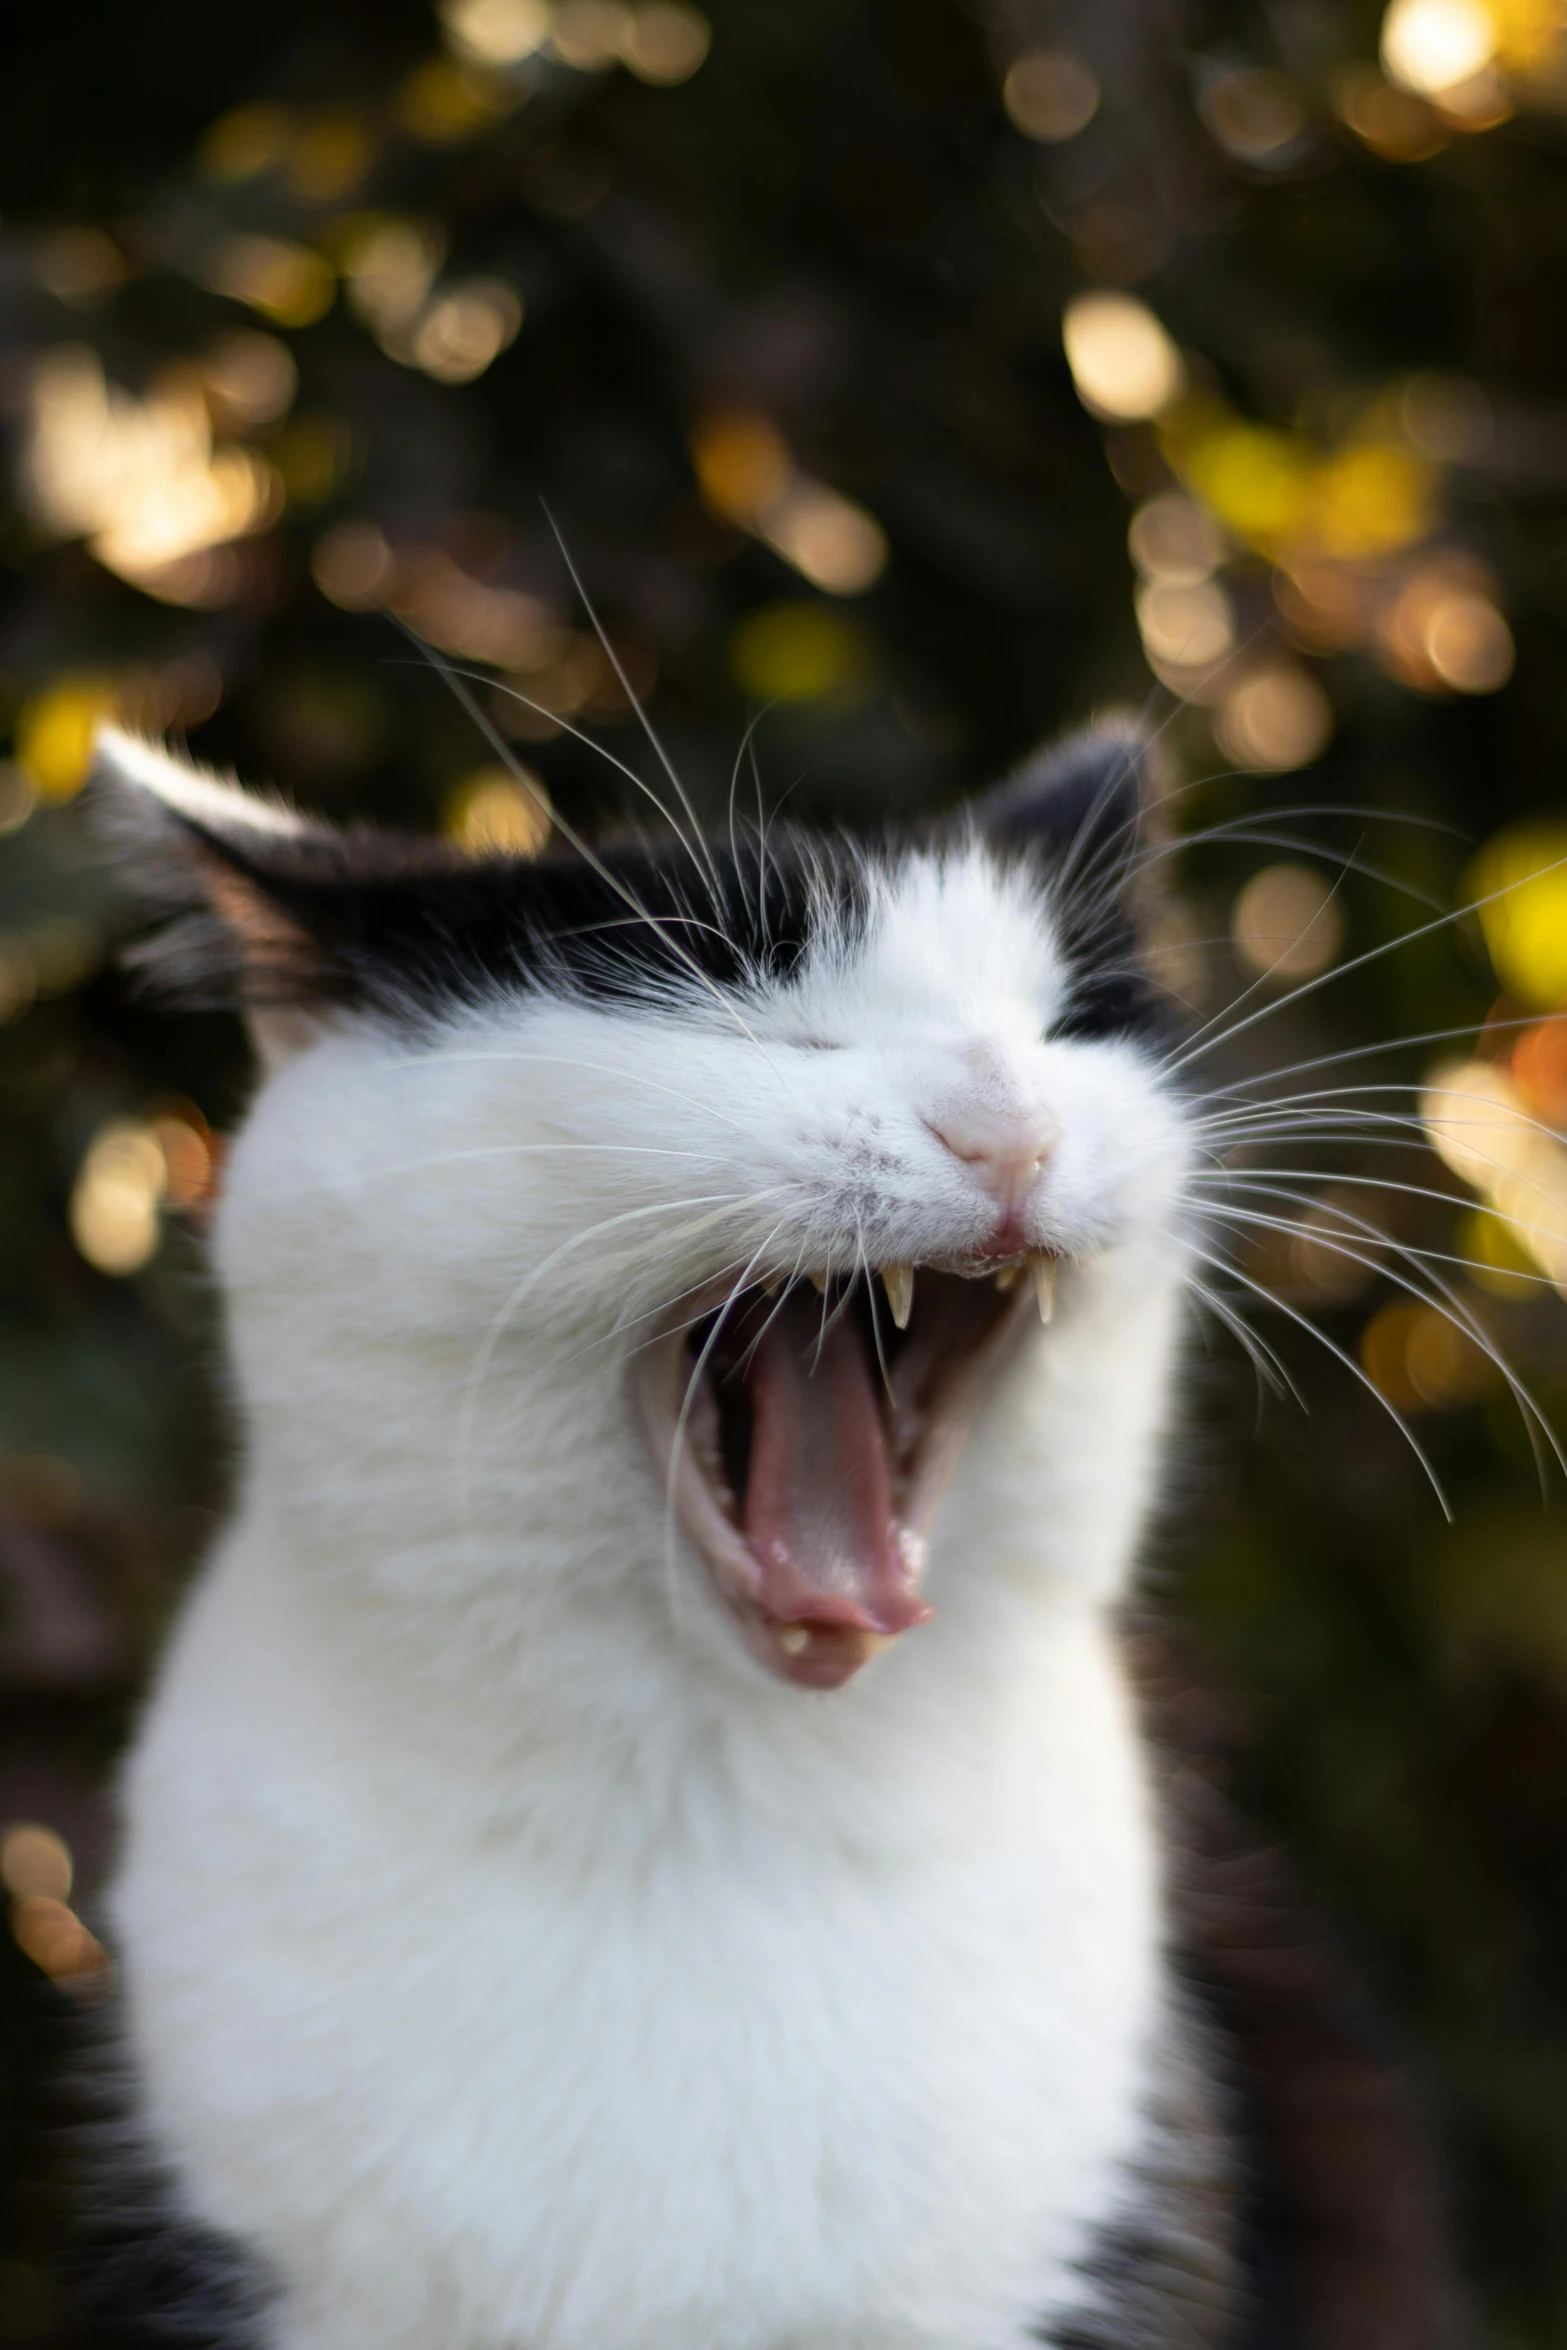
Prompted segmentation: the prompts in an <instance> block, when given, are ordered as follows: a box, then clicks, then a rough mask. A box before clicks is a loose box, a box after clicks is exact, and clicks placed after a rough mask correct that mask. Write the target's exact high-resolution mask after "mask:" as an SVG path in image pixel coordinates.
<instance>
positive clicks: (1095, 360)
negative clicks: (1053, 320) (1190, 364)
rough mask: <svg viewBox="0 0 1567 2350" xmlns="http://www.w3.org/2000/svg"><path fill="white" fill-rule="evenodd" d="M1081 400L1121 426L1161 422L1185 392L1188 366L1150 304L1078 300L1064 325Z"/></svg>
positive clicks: (1096, 296) (1113, 297)
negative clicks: (1155, 418) (1129, 422)
mask: <svg viewBox="0 0 1567 2350" xmlns="http://www.w3.org/2000/svg"><path fill="white" fill-rule="evenodd" d="M1061 339H1062V342H1063V344H1064V345H1065V348H1066V361H1067V365H1068V367H1070V369H1071V370H1072V381H1073V383H1074V384H1075V385H1076V386H1077V394H1078V398H1079V399H1080V400H1081V401H1082V402H1083V404H1084V406H1085V407H1087V408H1089V409H1091V410H1092V411H1093V412H1094V414H1095V415H1097V416H1105V417H1111V418H1114V419H1116V420H1118V421H1126V420H1132V419H1136V418H1141V417H1149V416H1158V415H1160V414H1161V413H1162V411H1163V410H1164V409H1166V408H1168V407H1169V406H1170V404H1171V403H1172V401H1174V400H1175V399H1177V398H1178V397H1179V395H1180V394H1181V392H1182V391H1183V390H1184V388H1185V384H1186V365H1185V362H1184V360H1183V359H1182V357H1181V354H1180V352H1179V351H1178V350H1177V349H1176V347H1175V345H1174V343H1173V342H1172V341H1171V340H1170V337H1169V336H1168V335H1167V334H1166V332H1165V330H1164V328H1163V326H1162V325H1161V324H1160V322H1159V320H1158V319H1157V318H1156V317H1155V316H1154V313H1153V312H1152V311H1151V310H1150V309H1149V307H1148V305H1147V303H1146V302H1139V301H1138V300H1137V299H1136V298H1135V296H1133V295H1131V294H1112V293H1093V294H1079V295H1077V296H1075V297H1074V299H1073V300H1072V301H1070V302H1069V303H1068V304H1067V306H1066V310H1065V312H1064V313H1063V315H1062V320H1061Z"/></svg>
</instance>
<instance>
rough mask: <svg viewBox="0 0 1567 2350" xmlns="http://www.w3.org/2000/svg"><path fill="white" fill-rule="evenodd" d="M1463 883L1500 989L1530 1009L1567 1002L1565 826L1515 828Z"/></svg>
mask: <svg viewBox="0 0 1567 2350" xmlns="http://www.w3.org/2000/svg"><path fill="white" fill-rule="evenodd" d="M1465 878H1466V881H1467V884H1468V887H1469V890H1470V893H1471V895H1472V897H1473V900H1474V902H1475V904H1476V905H1477V906H1478V908H1479V912H1480V926H1481V928H1482V929H1483V930H1484V932H1485V943H1486V946H1487V948H1488V950H1489V952H1490V957H1491V961H1492V963H1493V964H1494V965H1495V967H1496V973H1497V977H1498V978H1499V979H1500V980H1501V981H1502V984H1503V985H1504V986H1505V987H1506V988H1507V989H1508V990H1509V991H1510V992H1511V993H1512V994H1513V995H1515V996H1517V997H1518V999H1519V1001H1520V1002H1522V1003H1525V1004H1535V1005H1539V1006H1541V1007H1548V1006H1553V1005H1556V1004H1567V826H1564V825H1559V824H1520V825H1513V826H1509V828H1508V829H1507V830H1506V831H1505V832H1499V833H1497V834H1496V835H1495V837H1494V838H1493V839H1491V840H1489V841H1488V842H1487V843H1486V845H1485V847H1484V848H1483V849H1482V850H1481V852H1480V854H1479V856H1478V857H1476V859H1475V860H1474V863H1473V864H1472V865H1471V867H1470V869H1469V872H1468V874H1467V875H1466V877H1465Z"/></svg>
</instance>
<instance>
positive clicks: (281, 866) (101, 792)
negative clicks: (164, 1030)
mask: <svg viewBox="0 0 1567 2350" xmlns="http://www.w3.org/2000/svg"><path fill="white" fill-rule="evenodd" d="M92 799H93V805H94V811H95V813H96V815H97V818H98V822H99V827H100V830H101V831H102V833H103V835H104V837H105V838H106V839H107V840H108V841H109V843H110V844H111V846H112V847H113V849H114V850H115V851H116V852H117V854H118V855H119V857H120V859H121V861H122V863H123V864H124V865H125V867H126V868H127V870H128V872H129V874H130V876H131V878H132V881H133V883H134V884H135V885H137V886H138V888H139V889H140V891H141V893H142V894H143V895H144V897H145V898H146V899H147V900H148V901H149V902H150V904H151V905H152V906H153V907H154V908H155V910H156V911H157V912H158V913H159V914H160V915H161V916H163V917H164V920H163V922H162V925H161V927H160V929H159V930H158V932H157V934H156V936H155V937H154V938H153V939H152V940H151V941H150V942H148V943H147V944H146V945H145V946H144V947H142V948H140V949H138V950H137V951H136V957H135V959H136V960H137V961H138V962H140V963H141V964H143V965H144V966H146V967H148V968H150V969H151V970H152V971H153V973H154V975H155V977H156V978H157V980H158V981H159V982H160V983H161V984H162V985H164V986H165V987H166V988H168V989H169V991H170V992H172V993H174V994H176V995H178V996H179V997H181V998H182V999H183V1000H185V1001H186V1002H190V1003H198V1004H204V1005H213V1004H222V1005H238V1006H239V1007H240V1008H241V1009H242V1010H243V1012H244V1015H245V1019H246V1023H247V1025H248V1027H249V1029H250V1032H251V1035H252V1038H253V1040H254V1042H255V1045H256V1048H257V1050H258V1052H259V1053H260V1055H261V1058H262V1060H263V1061H264V1062H266V1063H267V1065H268V1066H272V1065H274V1064H276V1063H277V1062H279V1061H281V1060H284V1059H286V1058H288V1057H289V1056H290V1055H291V1054H292V1053H294V1052H297V1051H298V1050H299V1049H300V1048H301V1047H302V1046H303V1045H305V1044H307V1043H309V1042H310V1041H311V1040H312V1039H313V1038H314V1037H316V1036H317V1035H319V1033H320V1030H321V1027H322V1025H323V1023H324V1021H325V1020H326V1019H327V1017H329V1015H330V1009H331V1006H332V1004H333V1002H334V1001H338V1000H341V998H342V995H343V993H344V989H343V986H342V980H343V976H344V974H343V973H342V972H341V970H340V969H339V968H338V967H337V964H336V959H335V957H334V954H333V951H332V948H331V945H330V943H329V940H328V939H327V938H326V937H325V936H323V935H322V931H323V925H322V924H321V923H320V922H319V921H315V922H313V921H312V919H311V910H312V897H313V896H314V895H316V894H318V891H319V882H320V878H321V877H322V875H323V873H324V872H325V871H327V870H329V869H330V867H331V866H332V865H333V864H334V863H338V862H340V861H341V859H342V855H343V850H344V848H345V846H346V843H345V842H344V838H343V836H342V835H341V834H338V833H335V832H333V831H332V829H331V828H330V827H329V826H327V825H324V824H317V823H313V822H311V821H310V820H308V819H307V818H305V817H302V816H299V815H296V814H295V812H294V811H293V810H292V809H291V808H289V807H287V806H285V805H284V803H283V802H282V801H281V800H278V799H274V798H271V797H266V796H263V795H261V794H259V793H255V792H248V791H242V790H241V789H240V787H239V785H238V784H237V783H234V782H230V781H225V780H224V779H222V778H220V777H218V776H216V775H212V774H210V773H208V772H207V771H205V770H204V769H202V768H199V767H195V766H192V765H191V764H189V762H187V761H185V760H182V759H179V758H177V757H175V755H174V754H173V753H172V752H170V751H167V750H165V749H164V748H163V747H162V746H161V745H160V744H157V743H152V742H146V741H144V740H142V739H141V738H140V737H139V736H136V735H133V734H127V733H125V732H123V731H122V729H120V728H119V727H117V726H105V727H102V728H100V730H99V733H98V738H97V743H96V746H95V757H94V766H93V776H92ZM312 884H315V885H316V886H315V889H314V890H313V889H312Z"/></svg>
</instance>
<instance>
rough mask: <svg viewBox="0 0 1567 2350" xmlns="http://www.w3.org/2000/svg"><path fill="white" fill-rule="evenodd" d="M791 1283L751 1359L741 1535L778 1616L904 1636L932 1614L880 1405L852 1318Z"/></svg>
mask: <svg viewBox="0 0 1567 2350" xmlns="http://www.w3.org/2000/svg"><path fill="white" fill-rule="evenodd" d="M822 1314H823V1308H822V1303H821V1300H820V1299H819V1298H818V1297H817V1296H816V1294H815V1292H814V1291H812V1290H810V1289H805V1290H803V1291H802V1290H799V1289H796V1290H792V1291H790V1293H789V1294H788V1296H786V1298H785V1299H784V1301H783V1303H782V1305H781V1306H780V1307H779V1309H778V1311H777V1312H776V1313H775V1314H774V1315H773V1317H772V1319H771V1321H770V1322H769V1323H768V1326H767V1329H766V1332H765V1335H764V1336H763V1338H762V1340H761V1342H760V1344H759V1345H758V1346H757V1348H756V1350H755V1353H754V1354H753V1355H752V1357H751V1365H750V1371H749V1387H750V1396H751V1409H752V1413H753V1415H754V1418H753V1426H752V1432H751V1473H750V1478H749V1481H748V1483H747V1486H746V1495H745V1533H746V1539H747V1541H748V1542H749V1544H750V1546H751V1549H752V1551H753V1553H754V1554H755V1556H756V1559H757V1561H758V1563H759V1565H760V1567H761V1570H762V1586H761V1593H760V1597H761V1601H762V1605H763V1606H764V1607H765V1608H766V1609H767V1610H768V1612H769V1613H770V1614H771V1615H773V1616H775V1617H777V1618H778V1619H779V1621H780V1622H782V1623H786V1624H803V1623H810V1624H844V1625H852V1626H856V1627H857V1628H859V1629H860V1630H862V1631H866V1632H905V1631H907V1630H908V1628H909V1626H910V1625H911V1624H919V1623H923V1622H924V1620H925V1618H926V1617H927V1616H928V1615H929V1614H930V1610H929V1608H928V1607H926V1605H925V1603H924V1601H923V1600H921V1599H920V1598H919V1597H918V1596H917V1594H916V1592H915V1590H914V1576H913V1572H912V1569H911V1566H910V1563H909V1560H908V1558H907V1557H906V1556H905V1548H904V1544H903V1542H902V1541H901V1540H900V1534H901V1529H900V1528H899V1525H898V1521H897V1518H896V1515H895V1513H894V1511H893V1506H892V1480H891V1474H890V1471H889V1468H888V1462H887V1438H886V1431H885V1428H884V1426H883V1422H882V1414H881V1408H880V1405H879V1403H878V1401H877V1397H876V1390H875V1388H874V1386H873V1385H872V1379H871V1369H870V1365H869V1364H868V1362H867V1361H866V1355H865V1348H864V1346H863V1345H862V1344H861V1341H860V1337H859V1333H858V1331H857V1330H856V1329H855V1328H854V1326H853V1323H852V1322H851V1320H850V1317H849V1316H848V1314H846V1313H843V1314H838V1315H836V1316H834V1317H833V1318H832V1319H831V1320H830V1321H829V1323H828V1327H827V1331H826V1334H825V1336H824V1335H823V1331H822Z"/></svg>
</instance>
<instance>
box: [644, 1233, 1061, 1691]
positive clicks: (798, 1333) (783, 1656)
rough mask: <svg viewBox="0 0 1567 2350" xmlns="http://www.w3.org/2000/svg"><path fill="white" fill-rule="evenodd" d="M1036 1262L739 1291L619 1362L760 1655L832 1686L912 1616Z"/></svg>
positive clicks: (787, 1671)
mask: <svg viewBox="0 0 1567 2350" xmlns="http://www.w3.org/2000/svg"><path fill="white" fill-rule="evenodd" d="M1054 1288H1055V1260H1054V1259H1053V1258H1051V1257H1049V1256H1047V1255H1044V1254H1041V1253H1039V1252H1036V1253H1035V1255H1034V1256H1033V1257H1032V1258H1030V1259H1028V1260H1019V1261H1017V1262H1016V1263H1013V1264H1009V1265H1005V1266H1002V1267H1000V1268H999V1269H997V1268H995V1267H991V1268H987V1270H986V1273H985V1275H984V1277H983V1278H968V1277H960V1276H958V1275H956V1274H953V1273H947V1272H935V1271H932V1270H929V1269H927V1268H925V1267H921V1268H920V1270H919V1273H918V1275H917V1277H916V1275H915V1274H914V1273H913V1271H911V1270H910V1269H909V1268H906V1267H893V1268H891V1269H890V1270H889V1271H888V1272H886V1273H884V1274H882V1275H879V1276H877V1277H876V1287H875V1289H874V1291H873V1289H872V1286H871V1283H870V1281H869V1280H868V1279H867V1278H866V1276H864V1275H863V1274H862V1275H859V1276H857V1277H856V1278H855V1279H853V1280H844V1279H828V1280H827V1281H826V1283H825V1285H823V1284H822V1283H821V1282H820V1281H818V1280H812V1279H802V1280H793V1281H790V1282H787V1283H784V1284H772V1285H767V1284H761V1283H759V1284H757V1285H756V1286H754V1287H753V1288H750V1289H747V1290H745V1291H743V1292H742V1293H741V1294H740V1296H739V1297H738V1298H736V1299H735V1300H733V1301H732V1302H717V1303H715V1306H714V1309H713V1310H712V1311H710V1312H708V1313H706V1314H704V1315H702V1316H700V1318H698V1319H696V1320H695V1321H691V1320H687V1321H686V1322H684V1323H683V1324H682V1325H681V1327H679V1328H678V1329H673V1330H670V1331H669V1332H667V1333H666V1334H665V1336H663V1337H662V1338H661V1339H659V1340H658V1341H657V1342H656V1343H655V1344H654V1345H653V1346H652V1347H650V1348H647V1349H645V1350H644V1351H643V1353H642V1354H641V1356H640V1357H639V1358H638V1373H637V1382H638V1387H639V1391H640V1395H641V1400H642V1405H643V1409H644V1413H645V1416H646V1419H647V1425H648V1429H649V1433H650V1435H651V1437H652V1442H653V1453H654V1459H655V1461H656V1463H657V1465H658V1467H659V1469H660V1471H661V1473H662V1474H663V1475H665V1476H666V1477H668V1478H669V1480H670V1483H671V1489H672V1495H673V1500H674V1505H675V1509H676V1511H677V1513H678V1515H679V1517H680V1519H681V1521H682V1523H683V1524H684V1525H685V1527H686V1529H687V1531H688V1532H689V1533H690V1534H691V1535H692V1536H693V1537H694V1539H695V1540H696V1541H697V1543H698V1544H699V1545H700V1546H701V1548H702V1550H703V1551H704V1552H705V1554H706V1556H707V1560H708V1563H709V1565H710V1567H711V1568H712V1571H713V1577H714V1581H715V1583H716V1584H717V1587H718V1590H719V1593H720V1594H721V1596H722V1597H723V1599H724V1600H725V1601H726V1602H727V1604H728V1606H729V1607H730V1608H731V1609H732V1610H733V1612H734V1614H735V1615H736V1617H737V1618H738V1619H739V1622H740V1624H741V1626H742V1628H743V1630H744V1632H745V1635H746V1637H747V1639H748V1641H749V1642H750V1645H751V1647H752V1648H753V1649H754V1651H755V1652H756V1654H757V1655H758V1656H759V1657H760V1658H761V1660H762V1662H763V1663H764V1664H766V1665H767V1666H769V1667H770V1668H771V1670H772V1671H774V1672H776V1673H778V1674H779V1675H780V1676H782V1677H783V1678H784V1679H786V1680H789V1681H794V1682H797V1683H799V1684H800V1685H801V1686H802V1687H804V1688H810V1689H836V1688H839V1687H840V1686H841V1685H842V1684H843V1683H844V1682H845V1681H847V1680H848V1679H849V1678H850V1676H851V1675H852V1674H853V1673H855V1672H856V1671H858V1669H859V1667H860V1666H861V1665H862V1664H863V1663H864V1662H865V1660H866V1658H867V1657H868V1656H870V1655H871V1654H872V1653H873V1652H874V1650H875V1649H877V1648H878V1647H882V1646H885V1644H886V1643H887V1642H888V1641H889V1640H893V1639H895V1638H896V1637H897V1635H898V1634H899V1633H900V1632H906V1631H908V1630H909V1629H910V1627H911V1626H913V1625H915V1624H920V1623H923V1622H924V1621H925V1619H926V1618H927V1617H928V1616H929V1614H930V1609H929V1608H928V1606H927V1605H926V1604H925V1601H924V1600H923V1599H922V1598H921V1596H920V1578H921V1574H922V1571H923V1568H924V1563H925V1551H926V1544H927V1540H928V1536H929V1531H930V1527H931V1524H932V1521H933V1520H934V1518H935V1514H936V1510H937V1508H938V1506H939V1504H940V1500H941V1496H942V1493H943V1491H944V1490H945V1487H946V1484H947V1480H948V1478H949V1477H950V1476H951V1474H952V1470H953V1468H954V1466H955V1464H956V1461H957V1458H958V1455H959V1453H960V1452H961V1450H962V1448H963V1443H964V1440H965V1438H966V1437H967V1435H968V1432H969V1429H970V1427H971V1426H972V1424H973V1421H974V1416H975V1414H976V1412H977V1410H978V1408H979V1405H980V1402H981V1400H982V1397H983V1393H984V1389H985V1386H986V1383H987V1380H988V1377H989V1375H990V1373H991V1371H992V1370H993V1368H994V1366H995V1363H996V1359H997V1356H998V1355H999V1353H1000V1351H1001V1349H1002V1346H1003V1345H1004V1343H1005V1341H1006V1339H1007V1336H1008V1334H1009V1333H1011V1332H1013V1331H1015V1330H1016V1329H1017V1328H1018V1327H1019V1325H1020V1324H1021V1323H1022V1322H1023V1320H1024V1319H1025V1318H1026V1317H1031V1316H1033V1315H1034V1314H1035V1313H1036V1312H1037V1313H1038V1314H1039V1315H1040V1316H1042V1317H1043V1318H1045V1319H1048V1318H1049V1311H1050V1307H1051V1304H1052V1302H1053V1298H1054Z"/></svg>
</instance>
